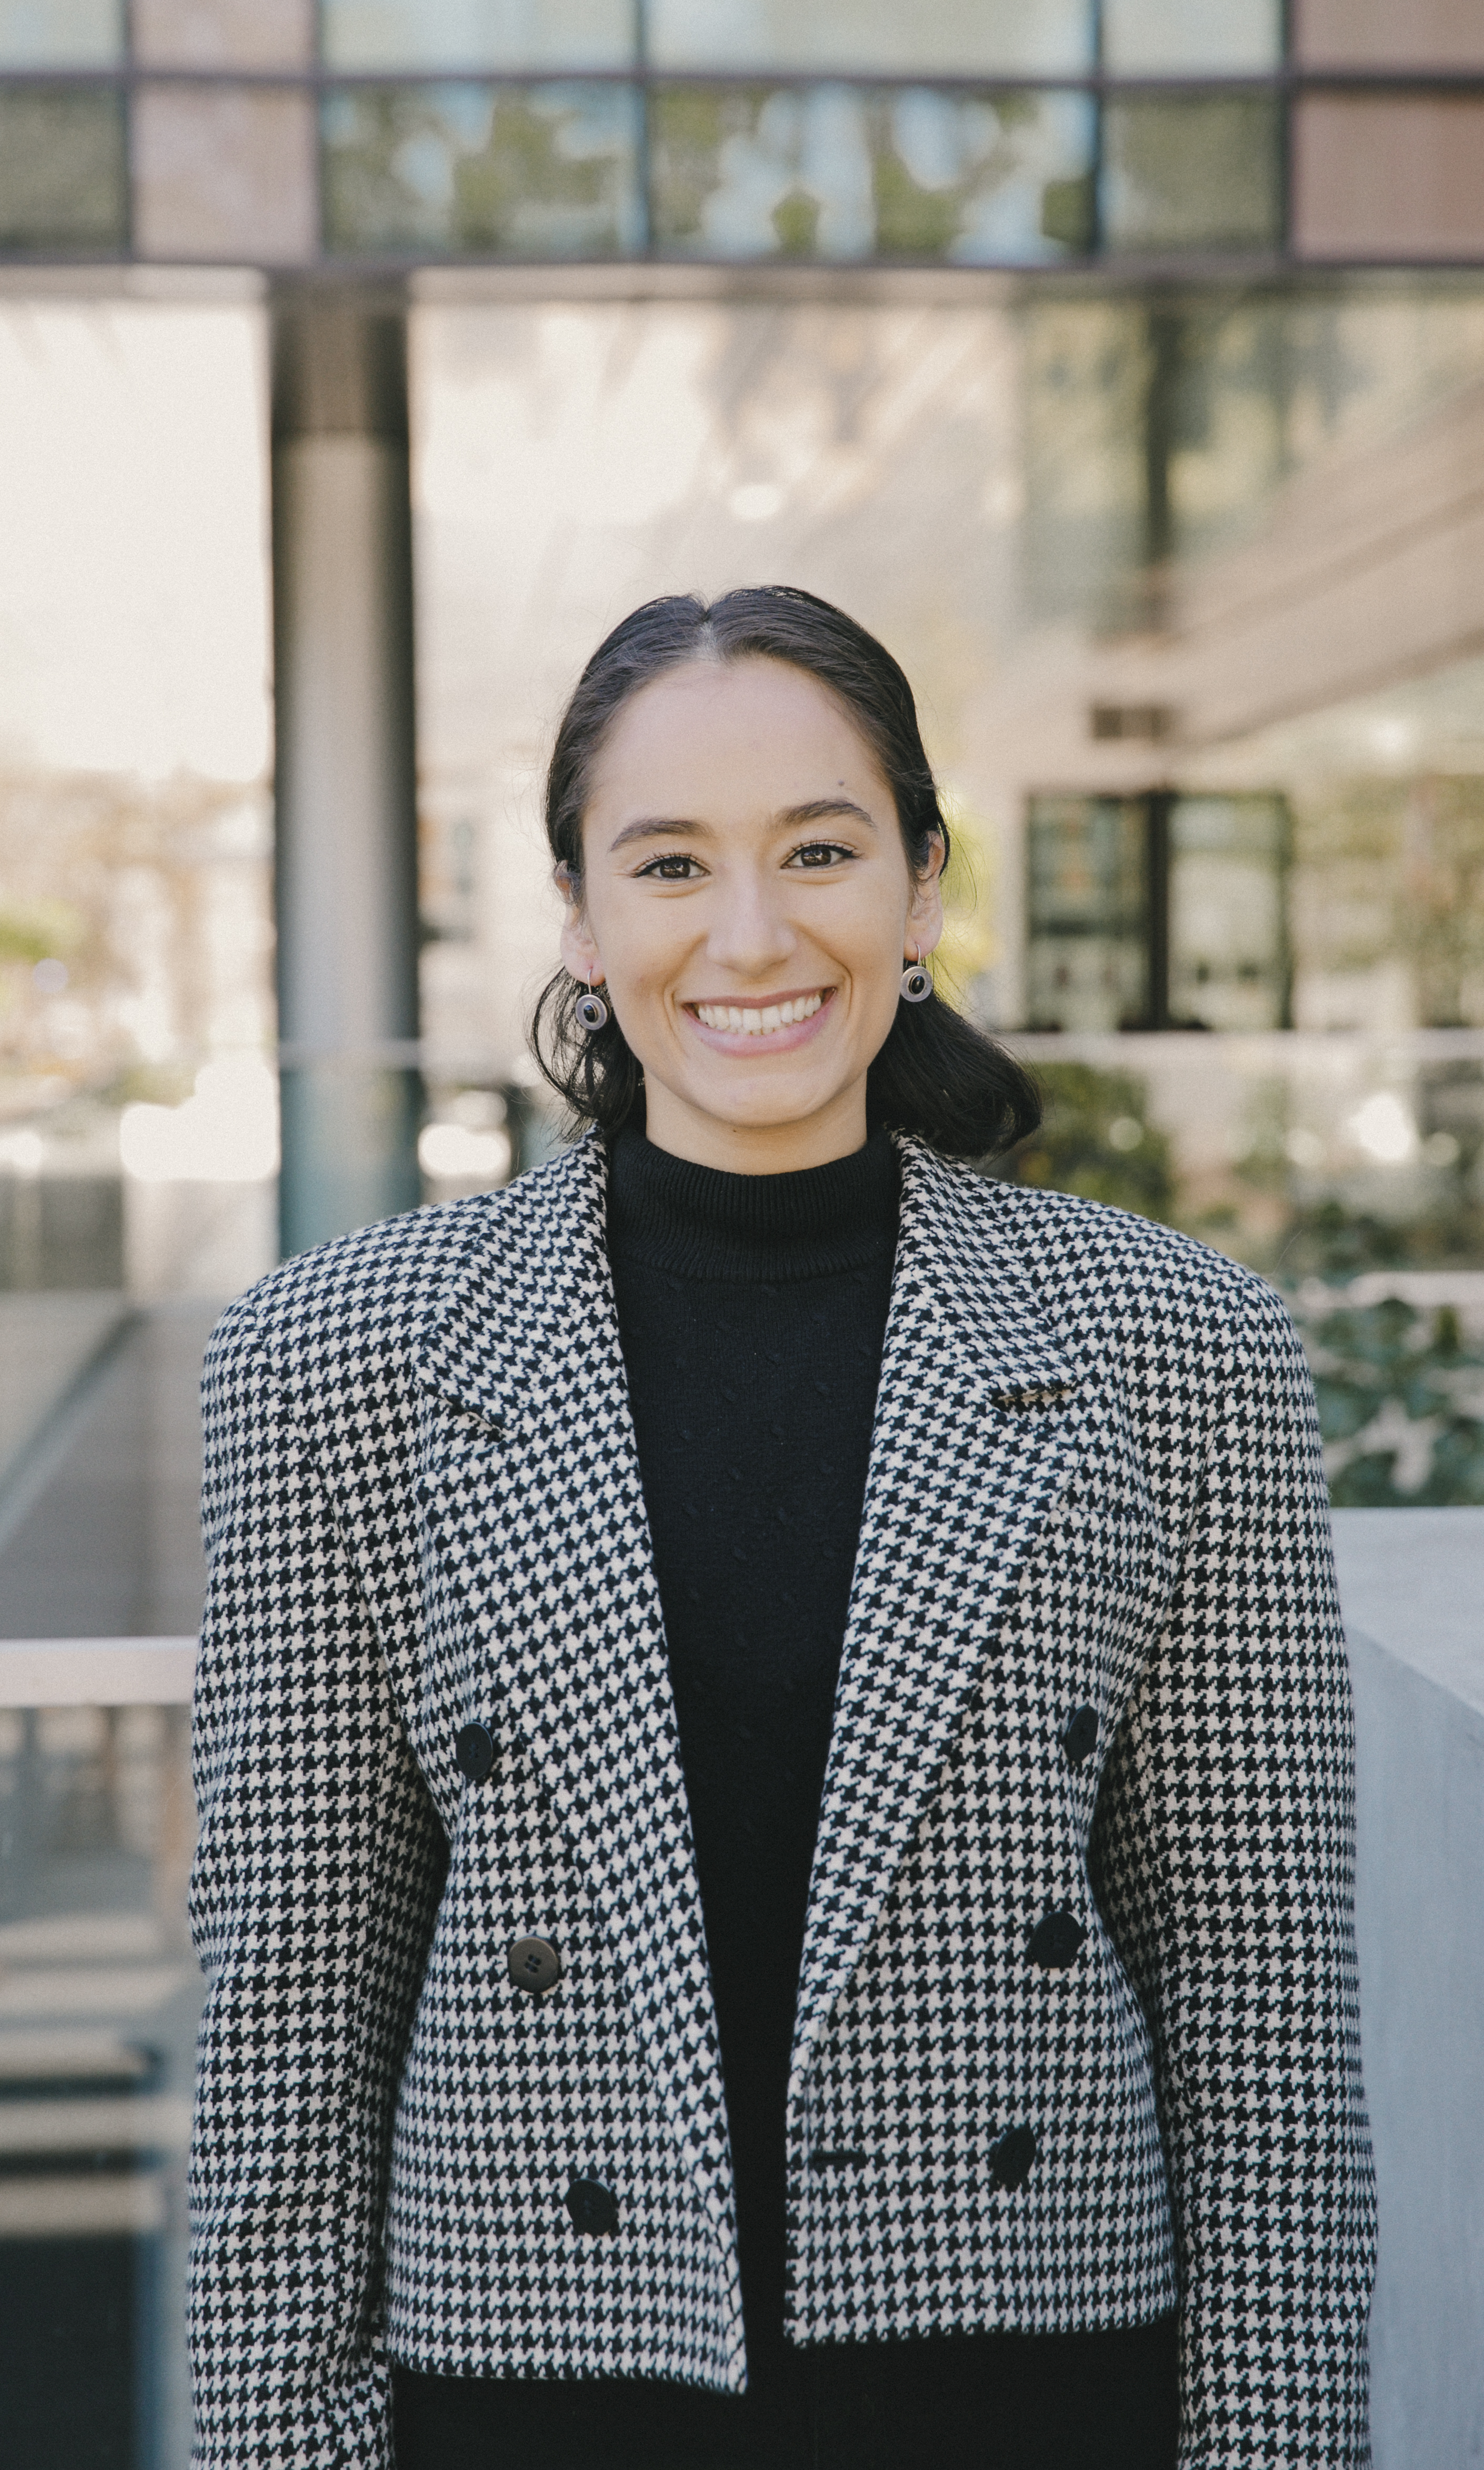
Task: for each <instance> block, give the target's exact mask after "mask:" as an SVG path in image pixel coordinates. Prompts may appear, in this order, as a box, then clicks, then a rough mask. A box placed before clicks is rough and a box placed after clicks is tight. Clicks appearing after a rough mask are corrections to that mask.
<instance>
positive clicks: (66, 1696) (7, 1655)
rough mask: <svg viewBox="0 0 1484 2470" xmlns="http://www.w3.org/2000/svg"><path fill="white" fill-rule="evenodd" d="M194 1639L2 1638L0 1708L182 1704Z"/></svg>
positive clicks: (187, 1689) (189, 1676)
mask: <svg viewBox="0 0 1484 2470" xmlns="http://www.w3.org/2000/svg"><path fill="white" fill-rule="evenodd" d="M195 1673H196V1641H195V1639H194V1638H6V1639H0V1707H184V1706H189V1704H190V1700H191V1685H192V1682H193V1680H194V1677H195Z"/></svg>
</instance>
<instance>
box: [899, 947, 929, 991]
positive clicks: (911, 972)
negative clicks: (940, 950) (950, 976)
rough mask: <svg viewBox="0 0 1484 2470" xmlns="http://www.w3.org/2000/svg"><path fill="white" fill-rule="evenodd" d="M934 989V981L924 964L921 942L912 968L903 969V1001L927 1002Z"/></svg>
mask: <svg viewBox="0 0 1484 2470" xmlns="http://www.w3.org/2000/svg"><path fill="white" fill-rule="evenodd" d="M932 991H933V981H932V979H931V977H930V976H929V974H928V972H927V970H926V969H925V968H924V967H923V966H922V947H921V945H920V944H919V945H918V946H917V957H916V960H915V961H914V962H913V963H912V966H911V967H910V968H906V969H904V970H903V971H902V1001H903V1003H926V1001H927V999H928V997H929V995H930V994H931V993H932Z"/></svg>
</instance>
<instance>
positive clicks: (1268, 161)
mask: <svg viewBox="0 0 1484 2470" xmlns="http://www.w3.org/2000/svg"><path fill="white" fill-rule="evenodd" d="M1278 129H1279V120H1278V111H1277V107H1276V105H1274V104H1273V102H1272V101H1271V100H1270V99H1269V98H1268V97H1267V96H1265V95H1197V96H1194V97H1182V98H1180V99H1179V100H1178V101H1176V100H1173V99H1168V100H1167V99H1164V98H1158V99H1156V98H1153V97H1149V96H1129V97H1127V98H1125V100H1123V101H1122V102H1110V103H1109V104H1108V105H1107V108H1106V111H1105V113H1104V117H1103V177H1102V231H1103V238H1104V240H1105V242H1106V243H1107V245H1108V246H1109V247H1110V248H1129V249H1145V248H1148V249H1154V248H1216V249H1222V248H1234V249H1235V248H1265V247H1270V246H1272V245H1274V244H1275V243H1276V242H1277V240H1278V239H1279V237H1280V228H1281V221H1280V211H1279V193H1280V183H1279V148H1278Z"/></svg>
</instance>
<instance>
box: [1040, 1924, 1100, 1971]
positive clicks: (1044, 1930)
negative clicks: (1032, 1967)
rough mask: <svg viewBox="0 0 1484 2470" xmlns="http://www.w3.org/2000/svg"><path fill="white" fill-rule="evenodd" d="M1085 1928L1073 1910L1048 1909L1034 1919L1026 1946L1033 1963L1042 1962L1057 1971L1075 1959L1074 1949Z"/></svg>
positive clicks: (1046, 1966)
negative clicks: (1054, 1911)
mask: <svg viewBox="0 0 1484 2470" xmlns="http://www.w3.org/2000/svg"><path fill="white" fill-rule="evenodd" d="M1086 1936H1087V1932H1086V1931H1085V1930H1084V1929H1083V1927H1082V1924H1081V1922H1079V1921H1078V1918H1077V1915H1076V1913H1048V1914H1047V1916H1046V1919H1045V1920H1044V1921H1043V1922H1036V1925H1035V1927H1034V1929H1033V1930H1032V1933H1031V1945H1030V1946H1029V1947H1028V1948H1027V1950H1026V1951H1027V1953H1028V1954H1029V1956H1030V1958H1031V1961H1032V1964H1039V1965H1041V1966H1042V1967H1043V1968H1044V1969H1045V1970H1046V1971H1048V1972H1059V1971H1060V1970H1061V1969H1062V1968H1063V1966H1064V1965H1068V1964H1075V1963H1076V1962H1077V1951H1078V1947H1079V1946H1081V1944H1082V1941H1083V1939H1084V1938H1085V1937H1086Z"/></svg>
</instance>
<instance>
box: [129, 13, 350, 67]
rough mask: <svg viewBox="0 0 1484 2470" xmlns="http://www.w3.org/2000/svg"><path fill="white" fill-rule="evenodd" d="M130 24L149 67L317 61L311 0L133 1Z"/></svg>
mask: <svg viewBox="0 0 1484 2470" xmlns="http://www.w3.org/2000/svg"><path fill="white" fill-rule="evenodd" d="M129 23H130V34H131V40H132V50H133V55H134V58H135V59H136V61H138V62H139V64H140V65H141V66H142V67H145V68H154V69H166V68H169V69H176V68H181V69H184V68H193V69H194V68H207V69H211V68H233V69H305V68H312V67H313V60H314V9H313V0H133V7H132V9H131V11H130V17H129Z"/></svg>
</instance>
